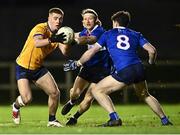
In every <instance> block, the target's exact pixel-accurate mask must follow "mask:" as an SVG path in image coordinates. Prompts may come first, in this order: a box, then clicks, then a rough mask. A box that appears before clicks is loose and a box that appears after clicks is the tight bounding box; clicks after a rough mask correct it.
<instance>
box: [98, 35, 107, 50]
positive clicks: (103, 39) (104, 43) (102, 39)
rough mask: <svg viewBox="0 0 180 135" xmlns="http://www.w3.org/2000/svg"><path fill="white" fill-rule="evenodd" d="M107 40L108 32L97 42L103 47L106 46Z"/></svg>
mask: <svg viewBox="0 0 180 135" xmlns="http://www.w3.org/2000/svg"><path fill="white" fill-rule="evenodd" d="M106 39H107V32H105V33H103V34H102V35H101V37H100V38H99V40H98V41H97V43H98V44H99V45H100V46H101V47H103V46H106Z"/></svg>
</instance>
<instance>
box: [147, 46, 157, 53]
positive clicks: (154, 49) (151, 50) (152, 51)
mask: <svg viewBox="0 0 180 135" xmlns="http://www.w3.org/2000/svg"><path fill="white" fill-rule="evenodd" d="M148 53H149V54H151V55H156V54H157V50H156V48H155V47H152V48H151V49H149V50H148Z"/></svg>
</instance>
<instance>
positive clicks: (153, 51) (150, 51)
mask: <svg viewBox="0 0 180 135" xmlns="http://www.w3.org/2000/svg"><path fill="white" fill-rule="evenodd" d="M143 48H144V49H145V50H146V51H147V52H148V54H149V61H148V62H149V64H155V61H156V57H157V51H156V48H155V47H154V46H153V45H151V44H150V43H146V44H145V45H144V46H143Z"/></svg>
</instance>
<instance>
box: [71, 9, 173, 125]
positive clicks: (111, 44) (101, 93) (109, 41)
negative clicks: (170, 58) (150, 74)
mask: <svg viewBox="0 0 180 135" xmlns="http://www.w3.org/2000/svg"><path fill="white" fill-rule="evenodd" d="M111 20H112V23H113V29H111V30H109V31H107V32H105V33H104V34H103V35H102V36H101V38H100V39H99V40H98V41H97V43H96V44H95V46H94V48H92V49H90V50H87V51H86V52H85V53H84V54H83V56H82V57H81V58H80V59H79V60H78V61H75V62H74V64H75V65H76V66H81V65H83V63H85V62H86V61H87V60H89V59H90V58H91V57H92V56H93V55H94V54H96V52H98V51H99V50H100V49H101V48H102V47H106V48H107V50H108V52H109V54H110V56H111V59H112V61H113V64H114V67H115V72H113V73H112V74H111V75H109V76H107V77H106V78H104V79H103V80H101V81H100V82H99V83H98V84H97V85H96V86H95V88H94V89H93V90H92V94H93V96H94V98H95V99H96V100H97V101H98V103H99V104H100V105H101V106H102V107H103V108H104V109H105V110H106V111H107V112H108V113H109V117H110V120H109V121H108V122H107V123H105V124H103V125H102V126H120V125H122V121H121V119H120V117H119V116H118V114H117V112H116V111H115V107H114V104H113V103H112V101H111V99H110V98H109V96H108V95H109V94H110V93H112V92H115V91H117V90H122V89H123V88H124V87H126V86H128V85H130V84H133V86H134V88H135V91H136V94H137V95H138V97H139V98H140V99H142V100H144V101H145V102H146V103H147V104H148V105H149V107H150V108H151V109H152V111H153V112H154V113H155V114H156V115H157V116H158V117H159V118H160V119H161V122H162V125H172V123H171V122H170V121H169V119H168V118H167V117H166V115H165V113H164V111H163V110H162V108H161V105H160V104H159V102H158V101H157V99H155V98H154V97H153V96H152V95H150V94H149V92H148V87H147V82H146V78H145V71H144V67H143V65H142V62H141V60H140V58H139V56H138V54H137V49H138V47H142V48H143V49H144V50H145V51H147V52H148V54H149V61H148V62H149V64H155V60H156V55H157V52H156V49H155V47H154V46H152V45H151V44H150V43H149V42H148V41H147V40H146V39H145V38H144V37H143V35H142V34H141V33H139V32H136V31H133V30H131V29H128V28H127V26H128V24H129V22H130V14H129V12H125V11H119V12H117V13H115V14H114V15H113V16H112V17H111ZM74 64H73V65H74Z"/></svg>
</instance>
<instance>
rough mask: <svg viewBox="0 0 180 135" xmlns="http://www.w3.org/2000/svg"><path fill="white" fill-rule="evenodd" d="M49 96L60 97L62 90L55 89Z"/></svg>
mask: <svg viewBox="0 0 180 135" xmlns="http://www.w3.org/2000/svg"><path fill="white" fill-rule="evenodd" d="M49 96H51V97H52V98H59V96H60V91H59V90H58V89H57V90H55V91H52V92H51V93H50V95H49Z"/></svg>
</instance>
